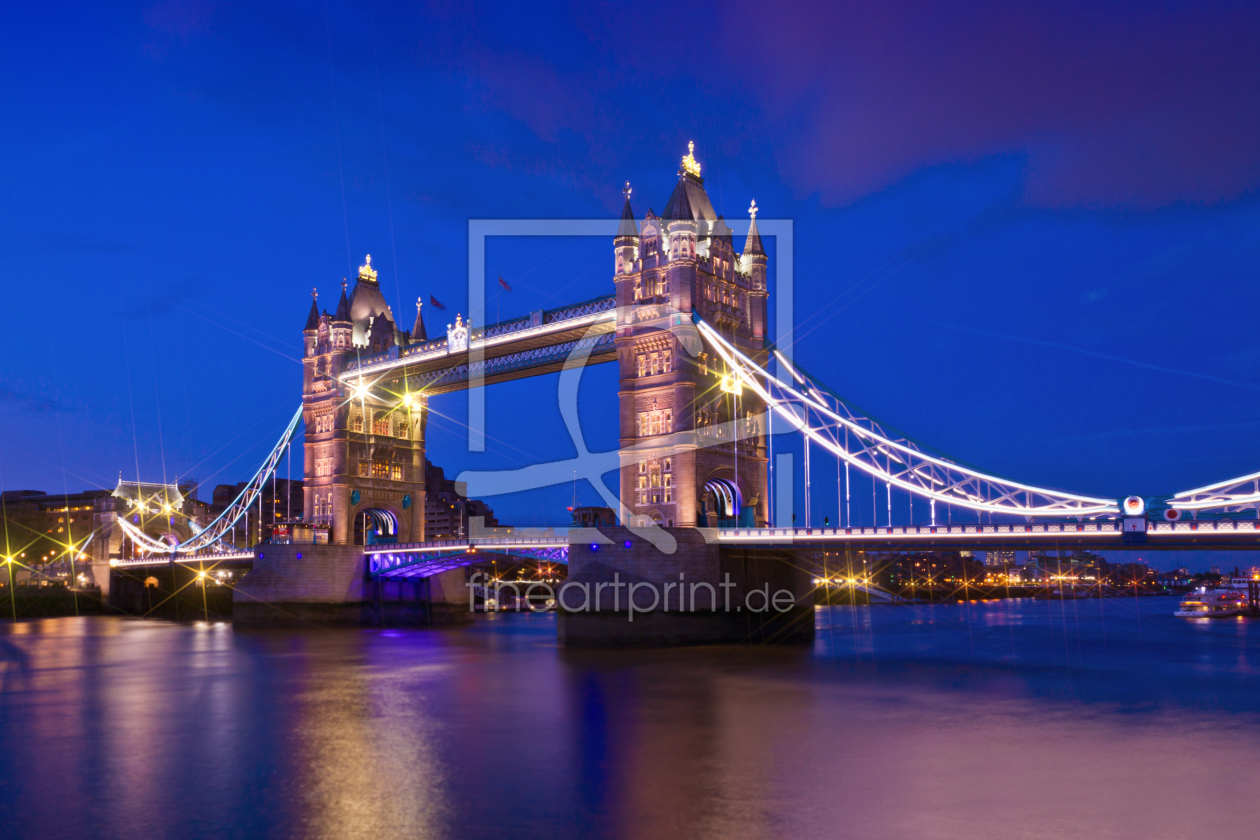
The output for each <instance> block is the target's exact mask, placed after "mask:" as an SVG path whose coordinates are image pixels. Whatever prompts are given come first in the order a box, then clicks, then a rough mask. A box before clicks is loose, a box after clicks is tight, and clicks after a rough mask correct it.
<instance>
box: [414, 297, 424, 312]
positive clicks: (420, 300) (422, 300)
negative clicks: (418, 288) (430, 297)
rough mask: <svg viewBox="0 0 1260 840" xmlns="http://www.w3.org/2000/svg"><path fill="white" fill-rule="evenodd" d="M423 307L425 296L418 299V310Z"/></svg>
mask: <svg viewBox="0 0 1260 840" xmlns="http://www.w3.org/2000/svg"><path fill="white" fill-rule="evenodd" d="M422 306H424V295H421V296H420V297H418V298H416V309H419V308H420V307H422Z"/></svg>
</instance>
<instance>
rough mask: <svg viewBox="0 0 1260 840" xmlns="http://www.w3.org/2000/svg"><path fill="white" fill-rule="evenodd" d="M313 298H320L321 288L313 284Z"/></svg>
mask: <svg viewBox="0 0 1260 840" xmlns="http://www.w3.org/2000/svg"><path fill="white" fill-rule="evenodd" d="M311 298H312V299H313V300H319V288H318V287H316V286H312V287H311Z"/></svg>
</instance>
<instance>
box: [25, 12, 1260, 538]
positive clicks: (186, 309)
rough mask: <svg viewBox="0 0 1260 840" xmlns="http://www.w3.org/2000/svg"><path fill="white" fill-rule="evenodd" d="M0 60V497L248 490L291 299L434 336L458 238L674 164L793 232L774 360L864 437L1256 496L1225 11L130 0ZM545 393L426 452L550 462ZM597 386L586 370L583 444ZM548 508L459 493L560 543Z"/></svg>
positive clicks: (1077, 484) (502, 263)
mask: <svg viewBox="0 0 1260 840" xmlns="http://www.w3.org/2000/svg"><path fill="white" fill-rule="evenodd" d="M5 30H6V33H5V35H4V36H0V37H3V39H4V41H5V45H4V49H3V51H2V52H0V67H2V68H3V70H2V72H0V85H2V86H3V90H4V101H5V103H6V112H7V113H8V114H9V117H8V120H7V126H8V129H7V130H6V131H5V132H4V133H3V139H2V140H0V143H2V144H3V149H4V158H5V160H6V164H7V165H6V166H4V168H3V170H2V171H0V179H2V182H3V195H4V196H5V198H6V200H5V201H4V203H3V206H2V207H0V253H2V255H3V257H2V262H0V270H2V271H3V276H4V278H5V281H4V289H5V291H6V293H7V296H8V299H9V303H10V309H9V311H10V317H9V328H8V332H7V333H6V337H7V340H6V350H7V354H6V355H7V359H8V362H7V364H6V365H5V366H4V369H3V373H2V374H0V395H2V396H3V402H2V403H0V430H2V431H3V435H2V437H0V441H2V443H0V485H2V486H3V487H4V488H18V487H21V488H34V489H43V490H47V491H49V492H57V491H61V490H67V489H68V490H72V491H73V490H80V489H84V488H87V487H98V486H113V484H114V482H115V481H116V480H117V478H118V473H119V471H122V472H123V474H124V475H126V476H127V477H129V478H130V477H134V476H135V475H136V474H137V473H139V474H140V475H141V476H142V477H143V478H145V479H150V480H152V479H160V478H166V479H168V480H173V479H174V477H175V476H176V475H179V476H193V477H196V478H198V479H199V480H200V481H201V482H202V483H203V485H213V484H215V483H220V482H235V481H238V480H243V479H244V478H247V477H248V475H249V474H250V473H251V472H252V471H253V468H254V466H255V465H256V463H257V462H258V461H259V460H260V459H261V458H262V456H263V455H264V454H265V452H266V451H267V449H269V448H270V441H272V440H274V439H275V437H276V436H277V435H278V434H279V432H280V429H281V428H282V426H283V424H284V422H285V420H286V419H287V418H288V416H289V415H290V414H291V413H292V411H293V410H294V408H295V407H296V405H297V401H298V399H299V396H300V377H301V369H300V364H299V354H300V346H301V328H302V325H303V322H304V320H305V316H306V312H307V309H308V308H309V305H310V297H309V293H310V290H311V288H312V287H318V288H319V291H320V294H321V298H320V303H321V306H325V307H327V308H330V309H331V308H333V306H334V305H335V301H336V293H337V292H338V291H339V283H340V281H341V278H342V277H343V276H349V277H350V278H351V279H353V273H354V270H355V267H356V266H358V265H359V264H360V263H361V262H362V259H363V255H364V254H365V253H367V252H370V253H371V254H372V258H373V265H374V266H375V267H376V268H378V269H379V271H380V273H381V281H382V286H383V288H384V290H385V292H386V294H387V297H388V298H389V299H390V300H391V301H392V302H393V306H394V311H395V313H397V314H398V316H399V318H400V320H401V321H402V322H403V324H404V326H407V325H409V324H410V321H411V319H412V317H413V316H414V312H415V309H414V301H415V299H416V298H417V297H418V296H420V295H424V296H425V297H426V299H427V296H428V295H430V294H432V295H434V296H436V297H437V298H438V299H439V300H440V301H442V302H443V303H444V304H445V305H446V310H445V312H438V313H431V314H434V317H433V319H432V320H431V321H430V324H431V328H433V327H436V326H437V325H438V324H439V319H441V320H440V323H441V324H445V322H446V321H447V320H451V319H453V317H454V315H455V313H456V312H465V313H466V312H467V251H468V237H467V226H468V221H469V220H470V219H487V218H493V219H511V218H607V217H612V216H615V215H616V214H617V213H618V212H619V210H620V204H621V198H622V196H621V185H622V184H623V183H624V182H625V181H626V180H629V181H630V182H631V183H632V184H633V185H634V195H633V202H634V208H635V212H636V214H638V215H639V216H642V214H643V213H644V212H645V211H646V210H647V208H648V207H649V206H650V207H652V208H653V209H655V210H656V212H658V213H659V212H660V211H661V210H662V208H663V205H664V204H665V200H666V198H667V197H668V195H669V192H670V190H671V189H672V186H673V182H674V180H675V174H674V173H675V170H676V169H677V166H678V160H679V157H680V156H681V155H682V154H684V153H685V151H686V144H687V141H689V140H694V141H695V142H696V157H697V158H698V159H699V161H700V162H701V164H702V165H703V166H704V174H705V176H706V180H707V187H708V189H709V193H710V195H711V196H712V198H713V201H714V204H715V206H716V207H717V209H718V211H719V212H722V213H724V214H725V215H726V216H727V217H728V218H729V219H732V220H735V219H744V220H746V219H747V207H748V204H749V201H750V200H751V199H753V198H755V199H756V201H757V204H758V206H759V207H760V208H761V210H762V216H763V217H770V218H778V219H791V220H792V221H793V223H794V225H795V233H796V241H795V248H794V262H795V272H796V286H795V313H794V315H795V318H796V321H797V324H798V327H797V329H798V335H797V346H796V353H797V358H798V359H799V361H800V362H801V363H802V364H803V365H804V366H805V367H806V368H807V369H809V370H810V371H811V372H812V373H814V374H815V375H817V376H818V377H820V378H821V379H823V380H824V381H826V382H828V383H830V384H831V385H832V387H834V388H835V389H836V390H837V391H839V392H840V393H842V394H844V395H845V396H847V397H848V398H849V399H851V400H852V401H854V402H855V403H857V404H858V405H861V406H863V407H865V408H867V409H869V410H870V411H871V412H872V413H873V414H875V415H876V416H878V417H880V418H881V419H883V420H885V421H886V422H888V423H890V424H892V425H893V426H896V427H897V428H900V429H902V430H903V431H905V432H906V433H908V434H910V435H911V436H913V437H915V438H917V439H919V440H922V441H924V442H926V443H929V444H931V445H932V446H933V447H934V448H937V449H939V450H941V451H943V452H945V453H948V454H950V455H951V456H953V457H956V458H958V459H960V460H962V461H965V462H968V463H970V464H974V465H977V466H980V467H983V468H985V469H988V470H990V471H993V472H995V473H998V474H1000V475H1006V476H1010V477H1013V478H1017V479H1019V480H1021V481H1025V482H1030V483H1037V484H1044V485H1048V486H1051V487H1057V488H1061V489H1065V490H1071V491H1075V492H1081V493H1088V494H1096V495H1106V496H1120V495H1125V494H1129V493H1137V494H1145V495H1152V494H1160V493H1169V492H1173V491H1176V490H1180V489H1185V488H1187V487H1190V486H1193V485H1197V484H1202V483H1207V482H1209V481H1214V480H1218V479H1223V478H1226V477H1229V476H1232V475H1237V474H1241V473H1244V472H1250V471H1253V470H1256V469H1260V434H1258V433H1260V335H1258V334H1257V331H1256V329H1255V328H1254V326H1253V325H1254V323H1255V320H1256V318H1255V316H1253V315H1252V314H1251V313H1256V312H1260V284H1258V283H1257V274H1258V273H1260V268H1258V266H1260V200H1258V198H1257V186H1258V185H1260V142H1257V141H1258V139H1260V51H1258V50H1257V49H1256V46H1255V45H1256V43H1257V42H1258V40H1260V9H1258V8H1257V7H1256V6H1255V5H1254V4H1241V3H1239V4H1230V3H1221V4H1215V5H1214V6H1213V7H1212V8H1210V9H1205V8H1203V7H1202V4H1194V5H1193V6H1192V5H1191V4H1174V3H1150V2H1146V3H1129V4H1116V3H1112V4H1105V3H1104V4H1100V3H1097V2H1091V3H1058V4H1042V6H1041V7H1040V8H1036V7H1034V6H1032V5H1030V4H998V3H995V4H987V3H966V2H962V3H960V2H951V3H934V4H933V3H922V4H905V5H899V6H891V5H887V4H869V3H833V4H819V5H818V6H817V7H815V8H805V7H802V8H800V9H799V10H796V11H784V10H782V9H781V8H780V7H777V6H775V5H774V4H765V3H740V2H734V3H720V4H709V5H703V4H701V5H694V4H662V5H655V4H652V3H633V4H615V5H611V6H607V7H601V6H595V5H592V4H587V3H578V4H573V5H571V6H555V7H551V6H540V5H538V4H505V5H503V6H501V7H495V6H477V7H471V6H469V5H468V4H463V3H446V4H434V5H432V6H429V7H427V8H423V9H412V8H401V7H394V6H391V5H388V4H385V3H376V4H368V3H344V2H336V0H329V2H327V3H323V4H297V3H293V4H288V5H283V4H262V3H254V4H245V3H215V2H210V0H175V2H167V1H166V0H161V1H160V2H142V3H139V4H134V5H129V4H126V3H117V4H107V6H104V5H98V4H83V5H81V6H76V5H68V4H60V3H42V4H24V5H18V6H15V7H12V8H11V9H10V10H9V13H8V20H7V25H6V27H5ZM487 265H488V275H487V277H486V278H485V279H486V284H487V286H486V287H487V292H488V294H490V295H491V300H492V302H491V304H490V307H491V308H490V312H489V313H488V315H489V317H490V319H491V320H493V318H494V306H495V305H496V303H495V302H494V299H493V290H494V288H495V278H496V277H497V276H498V275H500V274H501V275H502V276H503V277H504V278H506V279H507V280H508V281H509V282H511V283H512V284H513V286H514V290H513V291H512V292H511V293H510V294H505V295H502V296H501V297H500V299H499V300H498V301H497V305H498V307H499V309H500V314H501V316H502V317H508V316H515V315H519V314H523V313H524V312H527V311H529V310H532V309H536V308H539V307H549V306H556V305H559V304H560V303H564V302H571V301H577V300H584V299H587V298H591V297H595V296H599V295H603V294H607V293H608V292H610V291H611V290H612V284H611V275H612V270H613V259H612V251H611V243H604V242H597V241H586V240H564V239H555V240H531V241H525V240H512V239H505V240H499V241H496V242H495V243H493V244H492V246H491V248H490V251H489V256H488V260H487ZM556 381H557V380H556V377H555V376H551V377H543V378H540V379H534V380H528V381H525V382H518V383H512V384H509V385H503V386H495V387H494V388H493V389H492V390H491V392H490V394H489V396H488V405H489V428H488V434H489V450H490V451H488V452H486V453H484V454H476V455H473V454H470V453H468V452H467V451H466V443H465V439H464V438H463V436H462V434H461V428H460V422H461V421H462V419H463V418H464V416H465V402H464V399H463V397H462V396H459V395H454V396H449V397H442V398H440V399H439V400H435V402H434V406H433V407H434V410H435V414H434V417H433V420H432V421H431V423H430V427H429V436H430V440H429V453H430V458H431V459H432V460H434V461H435V462H436V463H438V464H441V465H443V466H444V467H446V468H447V471H448V474H454V473H458V472H459V471H460V470H463V469H493V468H511V467H516V466H519V465H521V464H524V463H532V462H534V461H537V460H540V459H542V460H547V459H552V458H568V457H571V456H572V455H573V454H574V449H573V444H572V443H571V442H570V441H569V439H568V436H567V434H566V433H565V431H564V428H563V425H562V423H561V420H560V415H559V411H558V409H556V408H555V406H554V403H555V400H554V397H553V395H554V394H555V388H556ZM615 392H616V380H615V374H614V371H613V370H612V368H611V367H610V366H603V367H600V368H595V369H592V370H591V371H589V372H588V373H587V374H586V378H585V379H584V384H583V391H582V410H583V420H584V422H585V424H586V438H587V442H588V445H589V446H590V447H591V448H592V449H596V450H605V449H611V448H613V447H614V446H615V443H616V441H615V437H616V431H615V429H614V428H613V427H612V426H611V425H610V424H609V423H608V422H607V418H608V417H610V416H611V414H612V412H614V411H615V405H616V393H615ZM822 475H829V476H830V479H828V480H819V483H820V484H823V485H827V484H828V483H829V482H830V483H831V484H834V470H832V471H831V472H830V473H823V474H822ZM571 493H572V490H571V488H570V487H569V486H567V485H566V486H563V487H556V488H550V489H545V490H539V491H534V492H531V493H525V494H520V495H518V496H513V497H501V498H497V499H492V500H490V501H491V503H492V505H493V506H494V507H495V508H496V510H497V511H498V512H499V514H500V516H501V518H503V519H504V520H506V521H508V522H510V523H522V524H531V523H552V524H563V523H564V522H565V520H566V518H567V514H566V513H565V511H564V506H565V505H567V504H568V503H569V498H570V495H571ZM578 495H579V500H580V501H581V502H586V503H593V502H594V501H595V499H596V496H595V494H594V492H593V491H592V490H590V488H589V487H587V488H583V487H579V488H578ZM818 498H819V504H822V505H823V506H825V507H828V508H830V509H831V510H834V504H835V497H834V489H833V490H832V491H831V495H827V494H826V493H825V492H822V491H820V492H819V493H818ZM869 513H870V511H869V508H867V509H865V515H866V516H868V517H869ZM833 515H834V514H833Z"/></svg>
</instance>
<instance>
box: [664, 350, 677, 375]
mask: <svg viewBox="0 0 1260 840" xmlns="http://www.w3.org/2000/svg"><path fill="white" fill-rule="evenodd" d="M673 361H674V351H673V350H666V351H665V352H664V353H662V354H661V373H669V370H670V367H671V365H672V363H673Z"/></svg>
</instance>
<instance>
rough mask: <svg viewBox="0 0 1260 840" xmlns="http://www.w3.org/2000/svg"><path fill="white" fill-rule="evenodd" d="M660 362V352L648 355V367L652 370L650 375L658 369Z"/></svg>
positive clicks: (654, 374)
mask: <svg viewBox="0 0 1260 840" xmlns="http://www.w3.org/2000/svg"><path fill="white" fill-rule="evenodd" d="M660 363H661V354H660V353H653V354H652V355H650V356H648V368H649V369H650V370H651V371H652V376H656V374H657V372H658V371H659V369H660Z"/></svg>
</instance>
